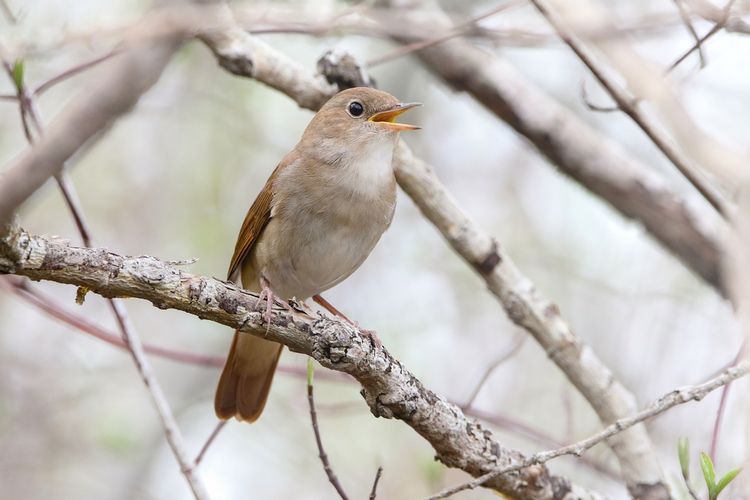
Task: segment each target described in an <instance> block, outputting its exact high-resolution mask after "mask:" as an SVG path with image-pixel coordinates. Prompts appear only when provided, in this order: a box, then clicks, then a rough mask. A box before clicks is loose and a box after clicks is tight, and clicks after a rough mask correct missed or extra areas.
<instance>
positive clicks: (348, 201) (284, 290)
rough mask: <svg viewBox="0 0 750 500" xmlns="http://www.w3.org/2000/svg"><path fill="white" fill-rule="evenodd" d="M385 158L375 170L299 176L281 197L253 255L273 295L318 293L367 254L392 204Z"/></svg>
mask: <svg viewBox="0 0 750 500" xmlns="http://www.w3.org/2000/svg"><path fill="white" fill-rule="evenodd" d="M387 160H390V158H388V159H387ZM384 163H385V168H384V167H383V165H378V168H379V169H380V171H379V172H377V173H373V172H370V173H363V172H341V171H338V172H327V174H329V178H328V179H326V180H325V182H317V181H316V182H309V181H310V179H309V178H306V177H300V178H298V179H296V180H295V182H296V183H295V184H293V186H294V188H293V189H290V190H289V191H288V192H286V193H285V194H284V195H283V197H281V198H280V206H279V208H278V210H276V212H275V214H274V215H273V216H272V218H271V221H270V222H269V224H268V226H267V227H266V229H265V230H264V232H263V235H262V237H261V238H260V241H259V242H258V244H257V248H256V251H255V252H254V254H255V256H254V259H253V260H254V261H255V262H254V265H253V267H255V268H256V269H257V270H258V271H259V272H260V274H262V275H263V276H264V277H265V278H266V279H268V281H269V282H270V284H271V288H272V289H273V290H274V291H275V292H276V293H277V294H279V295H280V296H282V297H287V298H290V297H297V298H299V299H305V298H307V297H310V296H312V295H315V294H318V293H322V292H323V291H325V290H327V289H328V288H331V287H333V286H334V285H336V284H338V283H339V282H341V281H342V280H343V279H345V278H347V277H348V276H349V275H350V274H351V273H353V272H354V271H355V270H356V269H357V268H358V267H359V266H360V265H361V264H362V262H363V261H364V260H365V259H366V258H367V256H368V255H369V254H370V252H371V251H372V249H373V247H374V246H375V244H376V243H377V242H378V240H379V239H380V237H381V235H382V234H383V232H384V231H385V230H386V229H387V228H388V226H389V224H390V222H391V219H392V217H393V211H394V208H395V203H396V184H395V178H394V176H393V171H392V168H391V164H390V161H384ZM360 166H361V165H360ZM324 168H325V167H324ZM332 168H334V167H332ZM386 169H387V170H386ZM319 180H320V179H318V181H319Z"/></svg>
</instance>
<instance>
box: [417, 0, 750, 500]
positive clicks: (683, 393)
mask: <svg viewBox="0 0 750 500" xmlns="http://www.w3.org/2000/svg"><path fill="white" fill-rule="evenodd" d="M532 1H533V0H532ZM748 372H750V361H743V362H742V363H740V364H738V365H735V366H732V367H731V368H728V369H726V370H724V371H723V372H722V373H721V374H720V375H718V376H717V377H714V378H712V379H710V380H708V381H706V382H704V383H702V384H698V385H695V386H692V387H686V388H682V389H674V390H673V391H671V392H668V393H667V394H665V395H663V396H662V397H660V398H659V399H657V400H656V401H654V402H653V403H652V404H651V405H649V406H648V407H647V408H645V409H644V410H642V411H639V412H637V413H635V414H633V415H630V416H629V417H625V418H621V419H619V420H616V421H615V422H613V423H612V424H610V425H608V426H607V427H605V428H604V429H602V430H601V431H600V432H598V433H596V434H593V435H592V436H589V437H588V438H586V439H582V440H581V441H578V442H577V443H573V444H571V445H568V446H563V447H562V448H558V449H556V450H549V451H542V452H539V453H535V454H534V455H532V456H530V457H529V458H527V459H525V460H523V461H521V462H518V463H515V464H512V465H508V466H506V467H502V468H499V469H495V470H493V471H490V472H488V473H486V474H484V475H482V476H479V477H478V478H476V479H474V480H472V481H469V482H466V483H463V484H460V485H458V486H455V487H452V488H449V489H447V490H443V491H441V492H440V493H438V494H436V495H433V496H431V497H430V498H429V500H438V499H440V498H447V497H449V496H452V495H454V494H456V493H458V492H460V491H464V490H471V489H475V488H478V487H479V486H481V485H483V484H484V483H485V482H487V481H489V480H490V479H492V478H494V477H497V476H499V475H502V474H507V473H508V472H513V471H517V470H520V469H523V468H526V467H529V466H532V465H536V464H543V463H545V462H548V461H550V460H552V459H553V458H557V457H560V456H563V455H576V456H581V455H582V454H583V453H584V452H586V451H587V450H588V449H590V448H592V447H593V446H595V445H597V444H599V443H601V442H602V441H604V440H606V439H608V438H610V437H612V436H614V435H616V434H619V433H621V432H622V431H624V430H625V429H629V428H630V427H632V426H634V425H636V424H639V423H641V422H643V421H644V420H648V419H650V418H653V417H655V416H657V415H660V414H661V413H664V412H665V411H667V410H669V409H670V408H673V407H675V406H677V405H681V404H684V403H687V402H689V401H700V400H701V399H703V398H704V397H705V396H706V395H707V394H709V393H710V392H712V391H714V390H715V389H718V388H719V387H722V386H724V385H726V384H728V383H730V382H731V381H733V380H736V379H738V378H740V377H743V376H744V375H747V373H748Z"/></svg>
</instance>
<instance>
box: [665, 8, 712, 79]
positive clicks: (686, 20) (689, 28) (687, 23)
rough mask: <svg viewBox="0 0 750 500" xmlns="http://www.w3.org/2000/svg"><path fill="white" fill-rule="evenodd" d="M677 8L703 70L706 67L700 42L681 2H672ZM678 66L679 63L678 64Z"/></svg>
mask: <svg viewBox="0 0 750 500" xmlns="http://www.w3.org/2000/svg"><path fill="white" fill-rule="evenodd" d="M672 1H673V2H674V4H675V6H676V7H677V10H678V11H679V13H680V19H682V23H683V24H684V25H685V28H686V29H687V31H688V33H690V36H691V37H693V40H695V45H696V47H697V50H698V58H699V59H700V67H701V68H705V67H706V55H705V54H704V53H703V47H702V46H701V43H702V42H701V40H700V37H699V36H698V33H697V32H696V31H695V26H693V23H692V21H691V20H690V14H688V11H687V10H685V6H684V5H683V4H682V1H683V0H672ZM678 64H679V63H678Z"/></svg>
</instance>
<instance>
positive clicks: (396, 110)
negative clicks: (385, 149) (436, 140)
mask: <svg viewBox="0 0 750 500" xmlns="http://www.w3.org/2000/svg"><path fill="white" fill-rule="evenodd" d="M421 105H422V103H420V102H400V103H398V104H396V105H395V106H393V107H392V108H391V109H387V110H385V111H380V112H378V113H375V114H374V115H372V116H371V117H370V121H371V122H375V123H377V124H379V125H382V126H383V127H386V128H388V129H390V130H394V131H396V132H401V131H402V130H419V129H420V128H421V127H417V126H416V125H409V124H407V123H396V122H395V121H394V120H395V119H396V117H397V116H398V115H400V114H401V113H405V112H406V111H408V110H410V109H411V108H415V107H417V106H421Z"/></svg>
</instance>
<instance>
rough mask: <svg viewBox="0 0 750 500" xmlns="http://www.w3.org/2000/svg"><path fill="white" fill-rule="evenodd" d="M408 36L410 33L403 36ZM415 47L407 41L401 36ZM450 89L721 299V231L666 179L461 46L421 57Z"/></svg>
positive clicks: (429, 16)
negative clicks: (639, 229)
mask: <svg viewBox="0 0 750 500" xmlns="http://www.w3.org/2000/svg"><path fill="white" fill-rule="evenodd" d="M415 4H416V5H418V6H421V7H420V8H415V9H414V10H412V11H405V14H404V16H403V20H402V23H414V24H415V25H420V23H421V24H425V23H427V24H430V25H432V26H439V27H441V28H440V29H446V27H447V26H450V21H449V20H448V18H447V17H446V16H445V14H443V13H441V12H439V11H438V10H437V9H436V7H435V6H434V5H433V4H432V3H425V4H423V3H421V2H416V3H415ZM403 32H404V33H406V31H403ZM396 38H397V40H398V41H400V42H402V43H410V42H411V41H412V40H411V38H410V37H409V36H408V35H401V36H399V37H396ZM418 55H419V57H420V60H421V61H422V62H423V63H424V64H425V65H426V66H427V67H428V68H429V69H430V70H431V71H432V72H433V73H435V74H436V75H437V76H439V77H441V78H442V79H443V80H444V81H445V82H446V83H447V84H448V85H450V86H451V87H453V88H455V89H457V90H463V91H466V92H468V93H469V94H471V95H472V96H473V97H474V98H475V99H477V100H478V101H479V102H480V103H482V104H483V105H484V106H485V107H486V108H487V109H488V110H489V111H491V112H493V113H494V114H495V115H496V116H497V117H498V118H500V119H501V120H503V121H505V122H507V123H508V125H510V126H511V127H513V128H514V129H515V130H516V131H517V132H518V133H519V134H521V135H522V136H523V137H525V138H526V139H528V140H529V141H530V142H531V143H532V144H533V145H534V146H535V147H536V148H537V149H538V150H539V152H540V153H542V154H543V155H544V156H545V157H547V159H548V160H549V161H550V162H551V163H552V164H553V165H554V166H555V167H557V168H558V169H559V170H560V171H561V172H562V173H564V174H565V175H567V176H569V177H571V178H572V179H573V180H575V181H576V182H578V183H580V184H581V185H582V186H584V187H585V188H586V189H588V190H589V191H591V192H592V193H593V194H594V195H596V196H598V197H600V198H601V199H602V200H603V201H605V202H607V203H609V204H610V205H612V207H614V208H615V209H616V210H618V211H619V212H620V213H621V214H622V215H624V216H625V217H628V218H631V219H634V220H636V221H639V222H640V223H641V224H643V226H644V228H645V229H646V230H647V231H648V232H649V233H650V234H651V235H652V236H653V237H654V238H655V239H656V240H657V241H658V242H660V243H661V244H662V245H663V246H664V247H665V248H667V249H668V250H669V251H671V252H672V253H673V254H674V255H675V256H676V257H677V258H679V259H680V260H681V261H682V263H683V264H685V266H687V267H688V268H689V269H691V270H692V271H693V272H695V273H696V274H697V275H698V276H700V277H702V278H703V279H704V280H705V281H706V282H707V283H709V284H710V285H712V286H713V287H714V288H716V289H717V291H718V292H719V293H721V294H722V295H723V294H725V293H726V291H725V289H724V285H723V284H722V282H721V272H720V256H721V250H720V248H721V246H722V239H721V238H722V234H723V232H722V231H721V230H718V231H717V230H716V229H715V228H716V226H717V224H719V222H717V221H716V220H715V219H716V217H715V216H714V214H712V213H709V212H707V211H706V210H704V209H702V208H701V207H696V206H694V205H692V204H690V203H689V202H688V200H687V199H686V198H684V197H683V196H680V195H679V194H677V192H676V191H675V190H674V189H672V188H671V187H670V186H669V184H668V182H667V181H666V179H664V178H662V176H661V175H659V174H658V173H657V172H656V171H655V170H654V169H652V168H651V167H649V166H647V165H644V164H641V163H640V162H639V161H638V160H636V159H635V158H634V157H633V156H629V155H627V153H626V152H625V151H624V150H623V149H622V148H621V147H620V146H618V145H617V144H616V143H615V142H613V141H612V140H610V139H609V138H607V137H605V136H603V135H601V134H600V133H599V132H597V131H596V130H594V129H593V128H592V127H590V126H589V125H587V124H586V123H585V122H584V121H583V120H581V119H580V118H578V117H577V116H575V114H574V113H573V112H571V111H570V110H568V109H566V108H564V107H563V106H562V105H560V104H559V103H558V102H557V101H556V100H554V99H552V98H550V97H549V96H547V95H546V94H544V93H543V92H542V91H541V90H540V89H538V88H537V86H536V85H534V84H533V83H532V82H530V81H528V80H527V79H525V78H524V77H523V76H522V75H521V74H520V73H519V72H517V71H516V70H515V68H513V67H512V66H511V65H510V64H509V63H508V62H506V61H504V60H502V59H500V58H499V57H496V56H493V55H492V54H489V53H487V52H485V51H483V50H481V49H479V48H477V47H474V46H473V45H471V44H470V43H468V42H466V41H464V40H449V41H446V42H445V43H442V44H440V45H438V46H435V47H431V48H428V49H426V50H423V51H421V52H419V53H418Z"/></svg>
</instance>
